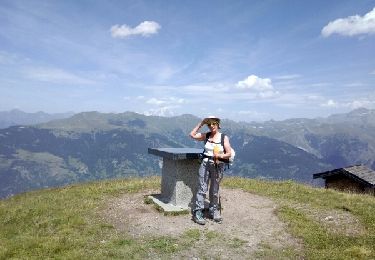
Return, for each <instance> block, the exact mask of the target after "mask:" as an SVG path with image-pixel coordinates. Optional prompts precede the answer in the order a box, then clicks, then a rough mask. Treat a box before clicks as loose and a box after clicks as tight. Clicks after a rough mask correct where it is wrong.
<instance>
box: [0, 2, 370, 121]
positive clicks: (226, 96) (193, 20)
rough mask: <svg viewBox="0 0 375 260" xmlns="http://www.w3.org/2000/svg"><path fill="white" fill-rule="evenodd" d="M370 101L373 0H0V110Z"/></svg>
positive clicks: (311, 113) (301, 107) (305, 110)
mask: <svg viewBox="0 0 375 260" xmlns="http://www.w3.org/2000/svg"><path fill="white" fill-rule="evenodd" d="M359 107H365V108H369V109H375V0H371V1H370V0H360V1H359V0H314V1H312V0H311V1H297V0H259V1H257V0H244V1H240V0H233V1H229V0H226V1H220V0H218V1H210V0H207V1H201V0H199V1H198V0H190V1H172V0H148V1H142V0H137V1H130V0H129V1H128V0H118V1H114V0H97V1H88V0H80V1H76V0H59V1H58V0H48V1H46V0H23V1H19V0H1V1H0V111H7V110H12V109H20V110H23V111H25V112H37V111H44V112H47V113H63V112H75V113H78V112H84V111H99V112H103V113H123V112H125V111H133V112H137V113H142V114H145V115H159V116H178V115H181V114H193V115H196V116H199V117H206V116H210V115H215V116H218V117H221V118H227V119H232V120H235V121H265V120H270V119H273V120H284V119H288V118H297V117H299V118H300V117H303V118H316V117H326V116H329V115H331V114H337V113H346V112H349V111H351V110H353V109H356V108H359Z"/></svg>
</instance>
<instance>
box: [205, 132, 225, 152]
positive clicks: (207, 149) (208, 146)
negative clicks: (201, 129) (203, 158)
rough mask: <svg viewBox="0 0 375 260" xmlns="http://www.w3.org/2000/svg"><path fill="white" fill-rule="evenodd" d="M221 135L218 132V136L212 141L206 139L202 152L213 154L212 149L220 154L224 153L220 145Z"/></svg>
mask: <svg viewBox="0 0 375 260" xmlns="http://www.w3.org/2000/svg"><path fill="white" fill-rule="evenodd" d="M221 135H222V133H220V135H219V138H218V139H217V140H214V141H215V142H212V141H210V140H207V142H206V144H205V145H204V154H205V155H207V156H214V150H215V152H216V153H218V154H221V153H224V147H223V146H222V145H221Z"/></svg>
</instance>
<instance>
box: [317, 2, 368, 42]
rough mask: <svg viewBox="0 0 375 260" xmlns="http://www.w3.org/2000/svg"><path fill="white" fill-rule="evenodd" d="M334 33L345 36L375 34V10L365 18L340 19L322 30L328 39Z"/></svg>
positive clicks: (350, 17) (356, 16) (357, 16)
mask: <svg viewBox="0 0 375 260" xmlns="http://www.w3.org/2000/svg"><path fill="white" fill-rule="evenodd" d="M334 33H337V34H341V35H344V36H354V35H358V34H372V33H375V8H374V9H372V11H370V12H368V13H367V14H365V15H364V16H363V17H362V16H359V15H354V16H349V17H347V18H339V19H337V20H334V21H332V22H329V23H328V24H327V25H326V26H324V28H323V29H322V35H323V36H324V37H328V36H330V35H331V34H334Z"/></svg>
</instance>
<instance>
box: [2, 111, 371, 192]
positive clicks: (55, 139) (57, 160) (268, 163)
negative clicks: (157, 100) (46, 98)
mask: <svg viewBox="0 0 375 260" xmlns="http://www.w3.org/2000/svg"><path fill="white" fill-rule="evenodd" d="M199 120H200V119H199V118H197V117H195V116H192V115H181V116H177V117H158V116H145V115H141V114H137V113H133V112H125V113H121V114H113V113H99V112H85V113H80V114H76V115H74V116H72V117H69V118H66V119H60V120H53V121H49V122H47V123H43V124H39V125H35V126H13V127H9V128H6V129H0V198H1V197H7V196H11V195H13V194H17V193H20V192H24V191H29V190H34V189H39V188H44V187H57V186H63V185H67V184H71V183H77V182H85V181H92V180H101V179H111V178H119V177H130V176H149V175H158V174H160V172H161V169H160V166H159V165H160V163H159V158H158V157H155V156H152V155H149V154H147V149H148V148H154V147H196V148H199V147H201V145H202V144H200V143H198V142H194V141H193V140H192V139H191V138H189V137H188V135H187V133H189V131H190V130H191V128H192V127H193V126H195V124H196V123H197V122H198V121H199ZM222 126H223V128H222V131H223V132H225V133H226V134H227V135H228V136H229V137H230V139H231V144H232V146H233V147H234V149H235V150H236V161H235V164H234V165H233V166H232V167H231V171H228V172H226V175H230V176H242V177H249V178H262V179H271V180H289V179H291V180H295V181H298V182H302V183H310V184H311V183H313V182H312V174H314V173H317V172H322V171H326V170H329V169H334V168H338V167H343V166H348V165H353V164H365V165H367V166H369V167H372V168H375V131H374V130H375V129H374V126H375V112H374V110H366V109H359V110H355V111H352V112H350V113H348V114H342V115H333V116H331V117H329V118H318V119H290V120H285V121H279V122H278V121H268V122H264V123H243V122H234V121H230V120H223V122H222Z"/></svg>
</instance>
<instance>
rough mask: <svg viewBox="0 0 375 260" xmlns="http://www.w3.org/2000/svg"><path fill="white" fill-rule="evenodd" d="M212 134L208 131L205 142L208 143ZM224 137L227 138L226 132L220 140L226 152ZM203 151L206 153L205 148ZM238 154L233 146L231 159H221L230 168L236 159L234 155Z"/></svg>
mask: <svg viewBox="0 0 375 260" xmlns="http://www.w3.org/2000/svg"><path fill="white" fill-rule="evenodd" d="M210 134H211V132H208V133H206V140H205V142H204V144H205V145H206V143H207V141H208V138H209V137H210ZM224 138H225V134H223V133H222V134H221V140H220V144H221V146H222V147H223V148H224V153H225V152H226V151H225V147H224ZM203 153H204V150H203ZM235 156H236V152H235V151H234V149H233V148H231V153H230V158H229V159H221V160H220V161H222V162H224V163H226V164H228V168H229V165H232V164H233V161H234V157H235Z"/></svg>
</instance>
